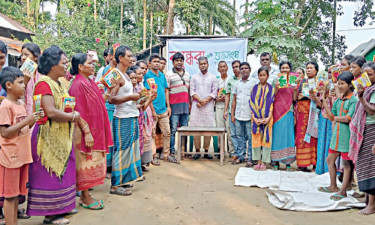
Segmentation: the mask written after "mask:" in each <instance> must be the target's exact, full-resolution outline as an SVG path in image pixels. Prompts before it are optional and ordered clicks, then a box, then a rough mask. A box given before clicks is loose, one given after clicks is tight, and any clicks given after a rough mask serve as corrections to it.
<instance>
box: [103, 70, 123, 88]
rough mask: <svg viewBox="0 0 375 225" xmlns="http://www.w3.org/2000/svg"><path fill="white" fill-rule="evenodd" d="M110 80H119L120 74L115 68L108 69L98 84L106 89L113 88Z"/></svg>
mask: <svg viewBox="0 0 375 225" xmlns="http://www.w3.org/2000/svg"><path fill="white" fill-rule="evenodd" d="M112 78H113V79H115V80H117V79H119V78H120V73H119V72H118V70H117V69H116V68H110V69H109V70H108V71H107V73H105V74H104V76H103V77H101V78H100V82H102V84H104V86H106V87H107V88H111V87H112V86H113V84H112V81H111V80H112Z"/></svg>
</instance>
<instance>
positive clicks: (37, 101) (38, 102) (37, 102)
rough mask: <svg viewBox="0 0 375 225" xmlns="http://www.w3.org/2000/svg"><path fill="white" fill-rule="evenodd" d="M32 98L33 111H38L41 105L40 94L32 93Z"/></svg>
mask: <svg viewBox="0 0 375 225" xmlns="http://www.w3.org/2000/svg"><path fill="white" fill-rule="evenodd" d="M33 99H34V109H35V112H39V110H40V108H41V107H42V95H34V97H33Z"/></svg>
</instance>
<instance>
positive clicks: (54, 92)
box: [27, 46, 93, 224]
mask: <svg viewBox="0 0 375 225" xmlns="http://www.w3.org/2000/svg"><path fill="white" fill-rule="evenodd" d="M67 67H68V58H67V57H66V55H65V53H64V52H63V51H62V50H61V49H60V48H59V47H57V46H52V47H50V48H47V49H46V50H44V52H43V54H42V56H41V57H40V58H39V62H38V71H39V73H41V74H45V75H46V76H43V77H41V78H40V80H39V81H38V82H37V83H36V86H35V90H34V95H41V96H42V98H41V99H42V100H41V107H42V108H43V110H44V113H45V117H43V118H41V119H39V121H38V122H37V124H36V125H35V127H34V130H33V133H32V137H31V148H32V149H31V150H32V157H33V163H32V164H30V167H29V194H28V204H27V214H28V215H30V216H45V219H44V223H45V224H68V223H69V220H68V219H66V218H64V217H63V216H62V215H63V214H66V213H69V212H73V211H72V210H73V209H75V204H76V202H75V201H76V199H75V198H76V165H75V163H76V161H75V153H74V150H73V129H74V123H76V122H78V123H79V124H80V126H82V127H83V126H84V124H86V122H85V121H83V120H82V119H81V117H80V114H79V113H78V112H76V111H73V112H65V111H66V110H64V108H63V107H62V105H61V104H60V101H61V99H62V98H64V97H68V96H69V95H68V92H67V91H66V90H65V89H64V88H63V87H62V86H61V84H60V83H59V81H58V79H59V77H63V76H65V74H66V71H67ZM85 135H87V139H86V140H87V147H89V148H91V147H92V146H93V141H92V136H91V134H90V133H89V132H88V133H85ZM90 136H91V137H90Z"/></svg>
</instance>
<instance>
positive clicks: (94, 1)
mask: <svg viewBox="0 0 375 225" xmlns="http://www.w3.org/2000/svg"><path fill="white" fill-rule="evenodd" d="M94 20H95V21H96V0H94Z"/></svg>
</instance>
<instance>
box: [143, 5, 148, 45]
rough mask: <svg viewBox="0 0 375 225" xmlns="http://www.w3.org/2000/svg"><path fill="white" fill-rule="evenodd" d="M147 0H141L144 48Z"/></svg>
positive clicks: (144, 42)
mask: <svg viewBox="0 0 375 225" xmlns="http://www.w3.org/2000/svg"><path fill="white" fill-rule="evenodd" d="M146 20H147V0H143V49H146V47H147V46H146V41H147V40H146V32H147V21H146Z"/></svg>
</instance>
